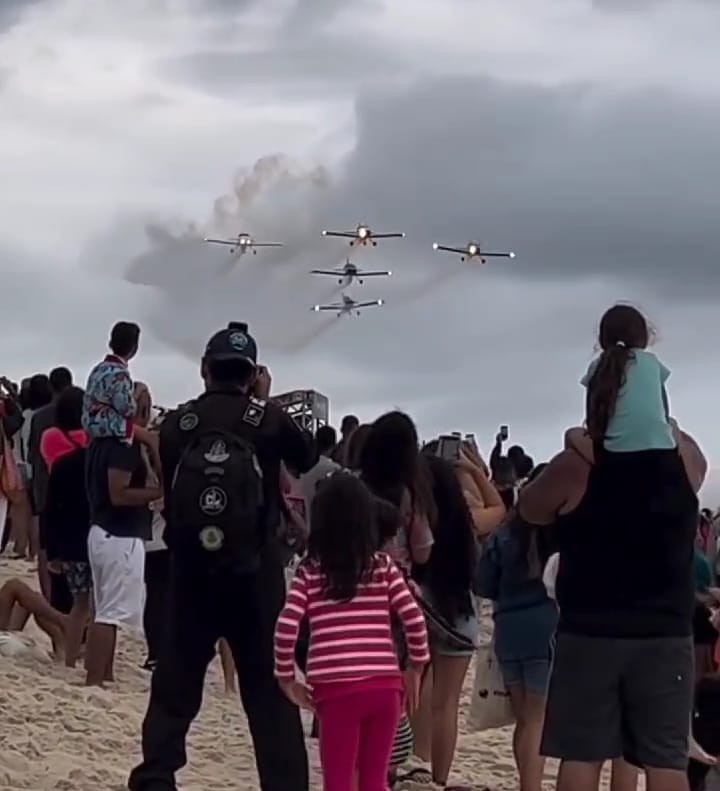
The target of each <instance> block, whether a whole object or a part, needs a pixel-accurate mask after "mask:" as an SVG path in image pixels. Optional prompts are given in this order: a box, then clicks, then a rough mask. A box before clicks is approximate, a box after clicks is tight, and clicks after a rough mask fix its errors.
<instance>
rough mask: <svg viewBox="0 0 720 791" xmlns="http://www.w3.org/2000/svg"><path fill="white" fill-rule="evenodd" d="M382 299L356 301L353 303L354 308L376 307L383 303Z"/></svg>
mask: <svg viewBox="0 0 720 791" xmlns="http://www.w3.org/2000/svg"><path fill="white" fill-rule="evenodd" d="M382 303H383V302H382V300H381V299H374V300H373V301H372V302H356V303H355V304H354V305H353V308H374V307H377V306H378V305H382Z"/></svg>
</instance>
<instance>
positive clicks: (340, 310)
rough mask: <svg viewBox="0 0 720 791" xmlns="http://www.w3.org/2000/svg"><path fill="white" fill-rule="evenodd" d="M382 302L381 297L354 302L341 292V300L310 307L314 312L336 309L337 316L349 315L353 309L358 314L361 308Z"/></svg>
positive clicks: (374, 305) (375, 305) (371, 306)
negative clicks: (370, 300) (368, 300)
mask: <svg viewBox="0 0 720 791" xmlns="http://www.w3.org/2000/svg"><path fill="white" fill-rule="evenodd" d="M382 304H383V300H382V299H375V300H373V301H372V302H356V301H355V300H354V299H353V298H352V297H349V296H348V295H347V294H343V295H342V302H333V303H331V304H330V305H314V306H313V308H312V309H313V310H314V311H315V312H316V313H319V312H320V311H325V310H334V311H337V314H338V317H340V316H350V315H352V313H353V311H355V314H356V315H357V316H359V315H360V309H361V308H374V307H377V306H378V305H382Z"/></svg>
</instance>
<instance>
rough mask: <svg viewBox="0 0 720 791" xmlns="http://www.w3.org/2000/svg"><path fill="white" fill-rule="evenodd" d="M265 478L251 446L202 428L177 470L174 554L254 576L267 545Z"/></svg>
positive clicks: (173, 495)
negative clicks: (263, 519) (263, 522)
mask: <svg viewBox="0 0 720 791" xmlns="http://www.w3.org/2000/svg"><path fill="white" fill-rule="evenodd" d="M262 506H263V477H262V471H261V469H260V465H259V464H258V460H257V456H256V454H255V448H254V446H253V445H252V443H251V442H249V441H248V440H246V439H244V438H243V437H241V436H239V435H238V434H236V433H233V432H232V431H226V430H222V429H203V428H202V426H197V427H196V430H195V431H194V432H193V436H192V438H191V439H190V442H189V444H188V445H187V446H186V447H185V450H184V452H183V454H182V456H181V457H180V461H179V462H178V465H177V467H176V469H175V476H174V479H173V483H172V493H171V501H170V508H169V512H170V515H171V520H172V525H173V551H174V552H176V553H177V555H178V556H179V557H182V558H184V559H186V560H187V561H188V562H189V563H191V564H193V565H194V566H195V567H196V568H198V569H204V570H205V571H207V572H209V573H213V572H216V571H240V572H248V571H254V570H256V569H257V568H258V566H259V548H260V546H261V542H262V535H261V527H262V525H261V523H260V516H261V510H262Z"/></svg>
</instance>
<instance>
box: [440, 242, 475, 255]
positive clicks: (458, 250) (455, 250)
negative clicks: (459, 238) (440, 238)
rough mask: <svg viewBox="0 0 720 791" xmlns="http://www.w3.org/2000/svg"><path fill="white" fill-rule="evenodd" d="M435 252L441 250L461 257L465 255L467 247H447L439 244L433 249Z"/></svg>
mask: <svg viewBox="0 0 720 791" xmlns="http://www.w3.org/2000/svg"><path fill="white" fill-rule="evenodd" d="M435 249H436V250H443V251H444V252H446V253H460V254H461V255H467V254H468V251H467V247H448V246H447V245H444V244H439V245H437V246H436V247H435Z"/></svg>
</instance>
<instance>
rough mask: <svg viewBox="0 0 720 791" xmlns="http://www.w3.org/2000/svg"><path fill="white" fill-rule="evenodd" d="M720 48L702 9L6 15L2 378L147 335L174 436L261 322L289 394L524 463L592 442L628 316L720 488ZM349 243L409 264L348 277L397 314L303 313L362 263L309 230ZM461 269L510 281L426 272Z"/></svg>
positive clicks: (449, 3)
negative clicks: (499, 430) (234, 330)
mask: <svg viewBox="0 0 720 791" xmlns="http://www.w3.org/2000/svg"><path fill="white" fill-rule="evenodd" d="M719 25H720V10H718V8H717V7H716V6H715V5H713V4H711V3H705V2H703V0H692V1H691V2H690V1H687V2H683V0H677V2H673V0H667V2H654V3H651V2H643V3H641V2H639V0H638V1H637V2H635V3H629V2H627V3H624V4H623V5H622V7H621V8H618V4H616V3H613V2H611V0H605V1H604V2H603V0H596V1H595V2H591V1H590V0H559V1H558V2H556V3H537V2H535V0H515V1H514V2H513V3H507V2H506V1H505V0H480V1H478V2H472V3H470V2H468V1H467V0H446V2H444V3H442V4H439V3H437V2H435V0H394V2H391V1H390V0H364V2H353V3H350V2H344V1H343V0H332V2H324V0H323V2H321V0H309V1H307V0H262V2H253V0H247V2H225V1H223V0H166V2H164V3H159V2H158V3H154V4H152V5H151V4H148V3H146V2H141V0H129V1H128V2H126V3H124V4H123V5H122V7H121V6H120V4H117V3H115V2H112V0H95V1H94V2H93V4H92V8H90V5H89V4H87V3H84V2H81V0H37V2H36V3H8V2H6V3H4V4H3V6H2V13H1V14H0V94H1V96H0V98H1V99H2V101H1V102H0V123H2V128H3V143H4V145H3V149H2V152H0V172H2V173H3V176H4V190H3V194H2V196H0V230H2V236H1V237H0V254H2V256H3V289H2V293H3V316H4V319H5V328H6V332H5V334H4V337H5V340H4V341H3V347H2V349H3V352H2V367H3V369H4V372H8V373H10V374H12V375H14V376H16V377H20V376H22V375H26V374H28V373H32V372H33V371H34V370H36V369H37V370H41V369H46V368H48V367H49V366H51V365H53V364H56V363H60V362H63V363H68V364H70V365H72V366H73V368H74V369H75V370H76V372H77V374H78V376H79V377H81V378H82V377H84V375H85V373H86V371H87V368H88V366H89V365H90V364H92V362H93V361H94V360H95V359H96V358H97V357H98V355H100V354H101V353H102V352H103V349H104V344H105V340H106V336H107V331H108V327H109V325H110V324H111V323H112V322H113V321H114V320H116V319H118V318H121V317H122V318H126V317H129V318H136V319H138V320H140V321H141V322H142V324H143V326H144V327H145V329H146V333H145V343H144V348H143V354H142V355H141V357H140V358H139V359H138V361H137V363H136V364H134V371H135V372H136V374H137V375H138V376H139V377H142V378H144V379H147V380H148V381H149V382H150V384H151V386H152V389H153V390H154V392H155V394H156V396H157V398H158V399H159V400H160V401H161V402H164V403H168V404H172V403H174V402H177V401H179V400H181V399H184V398H187V397H189V396H191V395H192V394H193V392H194V391H195V390H196V389H197V388H198V387H199V380H198V374H197V369H198V359H199V355H200V351H201V349H202V344H203V342H204V340H205V339H206V337H207V335H208V334H209V333H211V332H212V331H213V330H214V329H216V328H217V327H219V326H222V325H223V324H224V323H225V322H227V321H228V320H230V319H243V318H247V319H248V320H249V321H250V322H251V325H252V327H253V328H254V329H255V331H256V333H257V336H258V340H259V342H260V345H261V349H262V350H264V355H265V357H266V359H267V361H268V362H269V363H270V365H271V367H272V369H273V372H274V375H275V381H276V385H277V388H279V389H285V388H295V387H315V388H317V389H319V390H321V391H322V392H325V393H327V394H328V395H329V396H330V398H331V403H332V405H333V409H334V415H335V418H336V419H337V418H339V416H340V415H341V413H343V412H345V411H347V410H353V411H355V412H357V413H358V414H359V415H360V416H361V417H362V418H363V419H368V418H372V417H373V416H374V415H376V414H377V413H378V412H379V411H380V410H383V409H386V408H389V407H392V406H396V405H397V406H401V407H403V408H407V409H408V410H409V411H410V412H411V413H412V414H413V415H414V416H415V418H416V419H417V421H418V423H419V425H420V428H421V432H422V433H423V434H424V435H425V436H429V435H431V434H432V433H433V432H436V431H438V430H453V429H458V430H467V431H472V430H474V431H476V432H477V433H478V435H479V436H480V437H481V438H482V439H483V442H484V444H485V445H488V443H489V442H490V441H491V439H492V436H493V434H494V432H495V431H496V427H497V425H499V424H500V423H509V424H510V427H511V433H512V436H513V439H516V440H517V441H520V442H522V443H523V444H525V445H527V447H528V449H529V450H530V451H531V452H532V453H534V455H535V456H536V457H537V458H538V459H540V458H544V457H547V456H548V455H549V454H551V453H552V452H553V451H554V450H555V449H556V448H557V447H558V444H559V438H560V436H561V432H562V430H563V429H564V427H566V426H567V425H568V424H569V423H571V422H575V421H578V420H580V418H581V414H582V411H581V410H582V393H581V391H580V387H579V385H578V384H577V382H578V379H579V377H580V375H581V373H582V372H583V371H584V369H585V367H586V366H587V363H588V360H589V359H590V358H591V356H592V352H593V345H594V332H595V328H596V325H597V321H598V319H599V316H600V314H601V312H602V311H603V309H604V308H606V307H607V306H608V305H609V304H612V303H613V302H614V301H617V300H631V301H634V302H636V303H637V304H639V305H640V306H641V307H642V308H644V309H646V310H647V312H648V314H649V315H650V317H651V319H652V320H653V322H654V323H655V324H656V326H657V327H658V330H659V340H658V346H657V353H658V354H659V355H660V356H661V357H662V358H663V360H664V361H665V362H666V363H667V364H668V365H669V366H670V367H671V368H672V369H673V376H672V380H671V401H672V405H673V411H674V412H675V414H676V415H677V417H678V418H679V419H680V421H681V422H682V423H684V424H686V425H687V426H688V427H689V428H690V429H691V430H693V431H694V432H695V433H696V434H697V436H698V438H699V439H700V440H701V442H702V444H703V445H704V447H705V448H706V450H707V451H708V452H709V453H710V455H711V457H713V459H714V460H717V459H720V439H719V438H718V436H717V433H716V431H715V401H716V397H715V393H716V391H717V386H718V384H719V382H718V375H717V374H716V372H715V370H714V369H715V344H716V336H717V330H716V326H717V318H716V315H717V302H718V296H719V294H720V267H718V265H717V262H718V260H720V237H719V236H718V232H717V218H716V214H717V206H718V205H720V160H719V159H718V157H717V154H716V147H717V146H716V136H717V132H716V130H717V129H718V128H719V126H720V101H719V100H720V96H719V95H718V83H717V76H716V75H717V73H718V68H719V67H720V54H718V50H717V47H716V43H715V35H714V32H715V31H717V30H718V29H719V27H718V26H719ZM258 160H260V163H261V164H260V165H259V166H257V165H256V163H257V162H258ZM360 221H363V222H367V223H369V224H370V225H371V226H372V227H374V228H376V229H377V230H380V231H382V230H389V231H394V230H402V231H405V232H406V233H407V238H406V239H405V240H402V241H399V242H396V241H388V242H387V243H386V244H384V245H383V244H382V243H381V246H379V247H378V248H377V249H376V250H374V251H371V252H363V253H360V254H358V262H359V263H360V264H361V265H372V266H375V265H378V266H386V265H387V266H389V267H390V268H392V270H393V277H392V278H391V279H390V281H389V282H385V281H382V280H380V281H367V282H366V284H365V285H364V286H356V287H354V289H353V292H352V293H353V296H356V297H357V296H358V295H362V296H365V297H368V298H376V297H379V296H382V297H384V298H385V299H386V305H385V306H383V307H382V308H379V309H376V310H368V311H366V312H365V313H364V314H363V315H362V316H361V317H360V318H359V319H352V320H350V319H348V320H343V321H335V320H332V319H326V318H325V317H324V316H320V315H318V314H314V313H311V312H310V310H309V309H310V307H311V305H312V304H314V303H316V302H320V301H325V300H328V299H337V298H338V296H339V293H338V292H337V291H336V290H335V288H334V286H335V285H336V284H335V283H334V281H332V280H328V281H325V280H323V279H321V278H313V277H311V276H310V275H309V274H308V270H309V269H311V268H313V267H315V266H318V265H321V266H335V265H340V264H341V263H342V261H343V259H344V256H345V255H346V253H347V252H348V248H347V247H346V246H344V245H343V243H341V242H339V241H332V240H330V239H322V238H321V237H320V234H319V232H320V230H321V229H322V228H323V227H353V226H355V225H356V224H357V223H358V222H360ZM241 230H245V231H250V232H252V233H253V235H254V236H255V237H256V238H257V239H258V240H261V241H262V240H265V241H282V242H285V245H286V246H285V247H284V248H282V249H281V250H278V251H272V250H268V251H261V252H260V253H259V254H258V255H257V256H256V257H252V260H250V261H246V260H243V261H242V262H241V263H238V264H237V265H235V266H233V265H232V261H231V259H230V258H229V256H228V254H227V252H226V251H225V250H223V249H213V248H210V247H208V246H207V245H203V243H202V242H201V241H200V240H201V239H202V237H203V236H204V235H205V234H206V233H213V234H215V233H219V234H230V233H237V232H239V231H241ZM471 238H479V239H480V240H481V241H483V242H484V243H485V244H487V245H488V246H489V247H496V248H501V249H502V248H504V249H512V250H514V251H515V252H516V253H517V259H516V260H515V261H514V262H511V263H505V262H500V263H493V264H490V265H488V266H487V267H484V268H482V269H480V268H470V267H463V266H462V265H461V264H460V263H459V261H458V260H457V259H454V258H453V257H452V256H442V255H440V254H438V253H434V252H433V250H432V248H431V244H432V242H433V241H440V242H445V243H453V244H454V243H457V244H465V243H467V242H468V241H469V240H470V239H471ZM8 328H9V330H8ZM713 496H715V495H714V494H713ZM717 497H720V491H718V495H717Z"/></svg>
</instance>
